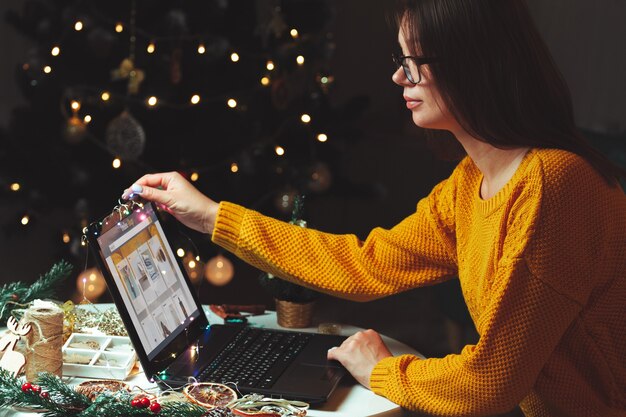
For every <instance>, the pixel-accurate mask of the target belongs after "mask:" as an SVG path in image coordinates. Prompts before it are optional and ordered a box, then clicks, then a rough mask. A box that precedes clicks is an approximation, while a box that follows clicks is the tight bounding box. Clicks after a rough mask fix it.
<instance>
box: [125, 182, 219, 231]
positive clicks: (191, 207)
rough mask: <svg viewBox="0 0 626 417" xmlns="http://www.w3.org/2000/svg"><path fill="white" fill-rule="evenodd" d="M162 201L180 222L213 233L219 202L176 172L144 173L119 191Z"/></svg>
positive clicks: (159, 202) (126, 196) (127, 194)
mask: <svg viewBox="0 0 626 417" xmlns="http://www.w3.org/2000/svg"><path fill="white" fill-rule="evenodd" d="M131 194H136V195H139V196H141V197H142V198H144V199H146V200H148V201H153V202H155V203H157V204H161V205H162V206H164V207H165V209H166V210H167V211H168V212H170V213H171V214H172V215H174V217H176V218H177V219H178V220H179V221H180V222H181V223H182V224H184V225H185V226H187V227H190V228H192V229H194V230H197V231H199V232H202V233H209V234H212V233H213V228H214V227H215V219H216V217H217V209H218V208H219V204H218V203H216V202H215V201H213V200H211V199H210V198H209V197H207V196H205V195H204V194H202V193H201V192H200V191H198V189H197V188H195V187H194V186H193V185H191V183H190V182H189V181H187V180H186V179H185V178H184V177H183V176H182V175H180V174H179V173H178V172H165V173H159V174H147V175H144V176H143V177H141V178H140V179H139V180H137V181H136V182H135V183H134V184H133V185H132V186H131V187H130V188H128V189H126V190H125V191H124V193H123V194H122V198H124V199H128V198H129V197H130V195H131Z"/></svg>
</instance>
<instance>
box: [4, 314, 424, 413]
mask: <svg viewBox="0 0 626 417" xmlns="http://www.w3.org/2000/svg"><path fill="white" fill-rule="evenodd" d="M111 306H112V304H111V305H106V304H101V305H98V307H99V308H102V309H103V311H104V310H105V309H107V308H108V307H111ZM205 312H206V313H207V317H208V319H209V322H210V323H213V324H215V323H222V322H223V320H222V319H221V318H219V317H218V316H216V315H215V314H213V313H212V312H211V311H210V310H209V309H208V308H207V307H205ZM248 321H249V322H250V323H251V324H253V325H257V326H260V327H266V328H280V327H279V326H278V324H277V323H276V313H275V312H273V311H270V312H266V314H263V315H259V316H251V317H249V318H248ZM294 330H298V331H305V332H315V331H317V328H313V327H312V328H307V329H294ZM359 330H362V329H360V328H358V327H354V326H348V325H343V324H342V325H341V334H342V335H344V336H350V335H352V334H354V333H356V332H358V331H359ZM382 338H383V340H384V341H385V343H386V344H387V347H389V350H390V351H391V352H392V353H393V354H394V355H402V354H412V355H417V356H420V357H422V355H421V354H420V353H418V352H417V351H415V350H414V349H412V348H411V347H409V346H407V345H405V344H404V343H401V342H399V341H397V340H394V339H391V338H389V337H386V336H384V335H383V336H382ZM64 379H65V381H66V382H67V383H68V384H78V383H79V382H82V381H84V379H81V378H76V377H66V378H64ZM126 382H128V383H130V384H131V385H137V386H140V387H142V388H144V389H150V390H155V389H156V385H155V384H154V383H150V382H149V381H148V380H147V379H146V377H145V375H144V374H143V373H138V374H136V375H133V376H131V377H130V378H129V379H128V380H127V381H126ZM36 415H38V414H36V413H26V412H19V411H15V410H13V409H11V408H5V409H0V417H9V416H10V417H33V416H36ZM401 415H403V410H402V409H401V408H400V407H399V406H398V405H396V404H394V403H392V402H391V401H389V400H387V399H386V398H383V397H380V396H378V395H376V394H374V393H373V392H371V391H370V390H368V389H366V388H364V387H363V386H362V385H360V384H355V385H348V384H345V383H344V384H340V385H339V386H338V387H337V389H336V390H335V392H333V394H332V395H331V397H330V399H329V400H328V401H327V402H326V403H324V404H323V405H321V406H315V407H314V408H311V409H309V411H308V412H307V416H311V417H328V416H333V417H368V416H376V417H392V416H401Z"/></svg>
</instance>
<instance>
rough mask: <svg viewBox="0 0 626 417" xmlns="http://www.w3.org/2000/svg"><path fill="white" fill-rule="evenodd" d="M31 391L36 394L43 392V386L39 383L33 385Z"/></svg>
mask: <svg viewBox="0 0 626 417" xmlns="http://www.w3.org/2000/svg"><path fill="white" fill-rule="evenodd" d="M31 391H33V392H34V393H35V394H39V393H40V392H41V387H40V386H39V385H33V386H32V387H31Z"/></svg>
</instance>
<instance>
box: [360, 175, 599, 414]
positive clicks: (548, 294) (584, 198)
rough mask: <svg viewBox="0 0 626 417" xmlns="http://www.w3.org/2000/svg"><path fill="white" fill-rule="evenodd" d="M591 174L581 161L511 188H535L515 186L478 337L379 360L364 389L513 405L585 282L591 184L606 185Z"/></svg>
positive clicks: (430, 404) (589, 261) (481, 410)
mask: <svg viewBox="0 0 626 417" xmlns="http://www.w3.org/2000/svg"><path fill="white" fill-rule="evenodd" d="M537 177H541V174H537ZM597 177H598V176H597V174H595V173H593V172H591V171H590V170H589V169H587V168H585V169H582V170H581V171H580V172H578V173H576V174H571V173H566V174H565V175H561V177H559V178H556V179H554V178H553V179H552V180H551V183H550V184H526V187H525V190H524V191H521V193H528V192H529V191H528V190H533V191H531V192H534V190H537V189H540V190H541V192H540V194H541V195H540V196H538V197H537V196H530V195H525V194H522V195H521V197H520V198H519V199H518V201H517V203H516V206H515V207H513V210H512V213H513V214H512V215H511V218H509V220H508V225H507V230H506V232H505V233H507V237H506V239H505V243H504V248H503V249H502V250H503V257H502V258H501V259H500V261H499V264H498V267H497V272H496V275H495V276H494V277H492V283H491V285H492V287H491V288H490V296H489V302H488V303H487V305H486V307H485V309H484V310H483V311H482V312H481V314H480V317H479V318H478V320H477V323H476V326H477V328H478V331H479V334H480V339H479V341H478V343H477V344H476V345H471V346H466V347H465V348H464V349H463V350H462V351H461V353H460V354H454V355H449V356H446V357H444V358H433V359H426V360H420V359H419V358H416V357H415V356H408V355H406V356H400V357H391V358H386V359H383V360H382V361H381V362H379V363H378V364H377V365H376V367H375V368H374V370H373V373H372V374H371V377H370V385H371V388H372V390H373V391H374V392H376V393H378V394H380V395H383V396H385V397H387V398H389V399H390V400H391V401H393V402H396V403H398V404H400V405H402V406H404V407H406V408H409V409H413V410H419V411H422V412H427V413H431V414H435V415H442V416H470V415H471V416H485V415H493V414H499V413H504V412H507V411H509V410H511V409H512V408H514V407H515V406H516V405H517V404H519V403H520V401H521V400H522V399H523V398H524V397H526V395H528V393H529V392H530V390H531V389H532V387H533V385H534V383H535V380H536V379H537V377H538V375H539V373H540V372H541V370H542V368H543V367H544V366H545V364H546V363H547V362H548V360H549V358H550V357H551V355H552V353H553V351H554V350H555V348H556V346H557V345H558V343H559V341H560V340H561V338H562V337H563V335H564V334H565V333H566V332H567V330H568V328H569V327H570V326H571V325H572V323H573V322H574V321H575V320H576V319H577V318H578V315H579V314H580V311H581V310H582V306H583V305H584V302H585V298H586V297H587V296H588V293H589V288H590V286H591V285H592V284H591V283H590V281H591V280H590V279H589V277H590V276H592V275H593V272H592V271H591V270H590V269H591V268H593V265H597V262H596V263H594V262H593V258H592V256H593V254H594V253H596V252H597V249H596V248H597V247H598V246H600V245H599V242H598V241H597V238H596V237H595V236H597V235H598V233H597V232H598V231H599V230H601V228H600V226H599V221H597V220H595V219H594V216H595V218H597V216H596V215H594V211H597V209H594V207H595V204H596V203H595V199H594V189H604V188H606V186H605V185H603V184H601V182H602V180H601V179H598V178H597ZM590 178H593V180H591V181H590ZM539 181H540V182H541V181H542V180H539ZM543 181H545V178H544V179H543Z"/></svg>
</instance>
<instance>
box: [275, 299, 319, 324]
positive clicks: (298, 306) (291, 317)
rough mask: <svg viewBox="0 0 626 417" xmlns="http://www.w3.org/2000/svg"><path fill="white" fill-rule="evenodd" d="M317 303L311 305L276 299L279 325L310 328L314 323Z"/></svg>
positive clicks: (310, 303) (313, 302)
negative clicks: (314, 311)
mask: <svg viewBox="0 0 626 417" xmlns="http://www.w3.org/2000/svg"><path fill="white" fill-rule="evenodd" d="M314 306H315V301H312V302H309V303H292V302H291V301H283V300H278V299H276V319H277V321H278V325H279V326H282V327H288V328H296V329H298V328H303V327H310V326H311V322H312V321H313V307H314Z"/></svg>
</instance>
